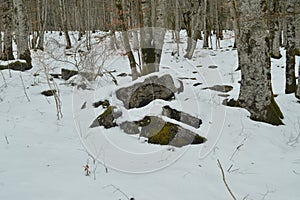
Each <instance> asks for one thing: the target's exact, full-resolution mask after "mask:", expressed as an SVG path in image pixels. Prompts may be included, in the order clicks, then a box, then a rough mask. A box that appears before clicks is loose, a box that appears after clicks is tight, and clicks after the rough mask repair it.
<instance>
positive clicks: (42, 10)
mask: <svg viewBox="0 0 300 200" xmlns="http://www.w3.org/2000/svg"><path fill="white" fill-rule="evenodd" d="M37 2H38V4H37V8H38V20H39V34H38V37H39V39H38V43H37V49H40V50H42V51H43V50H44V34H45V29H46V24H47V15H48V13H47V4H48V0H37Z"/></svg>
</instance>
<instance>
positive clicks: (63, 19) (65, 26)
mask: <svg viewBox="0 0 300 200" xmlns="http://www.w3.org/2000/svg"><path fill="white" fill-rule="evenodd" d="M59 8H60V17H61V23H62V29H63V32H64V34H65V38H66V43H67V44H66V49H70V48H71V47H72V44H71V39H70V36H69V32H68V18H67V15H66V14H67V11H66V4H65V0H59Z"/></svg>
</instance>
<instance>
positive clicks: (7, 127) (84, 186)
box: [0, 32, 300, 200]
mask: <svg viewBox="0 0 300 200" xmlns="http://www.w3.org/2000/svg"><path fill="white" fill-rule="evenodd" d="M94 36H95V35H93V37H94ZM181 37H182V43H181V44H180V56H178V57H177V56H176V55H175V56H174V55H172V52H174V51H175V50H176V43H174V42H173V39H172V35H171V33H170V32H168V34H167V36H166V40H165V45H164V49H163V57H162V63H161V67H160V72H159V73H156V75H158V76H160V75H163V74H171V75H172V76H173V77H175V79H179V80H181V81H182V82H183V85H184V91H183V92H182V93H180V94H177V95H176V100H174V101H171V102H164V101H161V100H156V101H154V102H152V103H151V104H149V105H148V106H146V107H145V108H141V109H133V110H130V111H128V112H127V111H124V112H123V116H122V117H121V119H120V120H127V119H130V120H135V119H138V118H141V117H142V116H145V114H146V113H151V114H153V115H159V114H160V110H159V109H160V108H161V106H162V105H171V106H172V107H175V108H177V109H180V110H183V111H184V112H187V113H189V114H191V115H193V116H196V117H199V118H200V119H202V122H203V124H202V125H201V126H200V128H199V129H194V131H196V132H197V133H199V135H202V136H205V137H206V138H207V139H208V141H207V142H206V143H204V144H201V145H195V146H194V145H192V146H186V147H182V148H172V147H169V146H160V145H153V144H148V143H146V142H145V140H143V138H140V137H138V136H136V135H127V134H125V133H124V132H123V131H121V130H120V129H119V128H118V127H115V128H112V129H109V130H106V129H104V128H103V127H98V128H95V129H89V128H88V126H89V125H90V123H91V122H92V120H93V119H95V117H97V116H98V115H99V114H100V113H101V112H103V109H102V108H97V109H95V108H93V106H92V103H93V102H96V101H99V100H105V99H108V100H109V101H110V102H112V103H114V104H115V105H116V106H118V105H120V104H121V102H120V101H118V100H117V99H116V98H115V90H116V89H118V88H121V87H124V86H127V85H130V83H131V77H130V76H118V75H119V74H121V73H126V74H129V73H130V69H129V67H128V66H129V65H128V60H127V57H126V56H124V55H122V50H116V51H113V53H112V54H110V53H109V52H110V51H108V50H107V49H105V47H104V46H105V45H104V46H103V45H98V46H97V45H96V44H94V46H92V47H93V48H92V49H93V50H92V52H93V53H92V54H90V55H85V56H84V55H82V56H81V59H83V60H84V62H83V63H80V64H78V66H79V67H81V66H82V64H84V65H85V66H86V67H89V66H92V65H94V66H101V72H103V76H102V77H98V78H97V80H96V81H93V82H89V83H87V86H88V88H93V90H82V89H80V88H79V89H78V88H77V87H76V86H74V87H72V86H70V83H72V82H73V83H78V82H79V81H80V80H79V78H78V77H76V76H75V77H72V78H71V79H69V80H68V81H65V80H62V79H53V80H52V81H50V82H49V83H50V86H51V87H53V88H56V89H57V90H59V98H60V101H61V111H62V114H63V118H62V119H60V120H57V109H56V104H55V99H54V98H53V97H45V96H43V95H41V92H42V91H44V90H48V89H49V84H48V82H47V74H48V72H50V73H60V70H61V68H68V69H76V68H75V65H76V64H75V65H74V64H71V63H75V62H76V60H77V61H78V60H79V59H80V58H78V57H77V58H76V57H74V55H71V54H72V52H71V50H70V51H68V53H67V54H68V55H66V54H65V53H64V51H65V50H64V46H63V45H61V43H63V42H62V41H63V40H64V38H63V36H59V35H58V33H56V32H54V33H52V34H50V33H48V34H47V35H46V38H47V45H46V49H45V50H46V51H45V52H41V51H37V52H34V51H32V57H33V68H32V69H31V70H29V71H26V72H22V73H21V72H16V71H10V72H9V71H8V70H3V71H1V77H0V199H3V200H4V199H5V200H19V199H22V200H40V199H43V200H53V199H55V200H68V199H70V200H71V199H72V200H80V199H104V200H126V199H128V200H129V199H130V198H134V199H135V200H154V199H156V200H163V199H172V200H182V199H186V200H199V199H205V200H216V199H219V200H220V199H224V200H225V199H233V198H232V197H231V196H230V194H229V192H228V189H227V188H226V185H225V183H224V182H223V177H222V173H221V168H220V167H222V169H223V170H224V175H225V180H226V182H227V184H228V186H229V188H230V190H231V191H232V193H233V194H234V196H235V197H236V199H247V200H251V199H255V200H268V199H269V200H271V199H272V200H274V199H289V200H296V199H299V196H300V191H299V185H300V156H299V155H300V154H299V152H300V113H299V110H300V103H299V102H298V100H297V99H296V98H295V97H294V95H286V94H285V93H284V86H285V58H284V57H285V56H284V54H285V52H284V50H282V54H283V57H282V58H281V59H279V60H272V81H273V91H274V94H276V101H277V103H278V105H279V107H280V108H281V110H282V112H283V114H284V120H283V122H284V124H285V125H282V126H272V125H269V124H265V123H260V122H254V121H252V120H250V119H249V113H248V112H247V111H246V110H244V109H241V108H230V107H226V106H224V105H222V101H223V100H224V99H225V98H237V97H238V93H239V83H238V81H239V80H240V72H238V71H235V69H236V68H237V51H236V50H234V49H232V47H231V46H232V45H233V39H232V33H231V32H226V33H225V39H224V40H223V41H221V47H222V48H221V49H215V48H213V49H202V48H201V46H202V41H199V42H198V44H197V49H196V51H195V54H194V56H193V58H192V59H191V60H187V59H185V58H183V55H184V53H183V52H184V48H185V45H186V39H185V33H184V32H182V33H181ZM98 39H99V37H95V38H94V39H93V40H92V41H93V42H96V40H98ZM74 42H75V40H74V38H73V43H74ZM102 52H105V53H102ZM102 60H105V61H106V62H105V63H102ZM299 60H300V59H299V57H297V65H296V66H299ZM3 63H4V62H3ZM93 70H95V69H93ZM45 71H46V72H45ZM297 71H298V69H297ZM113 77H114V78H116V81H117V83H118V85H116V84H115V83H114V82H113V81H112V79H113ZM142 80H143V79H139V80H138V81H142ZM197 83H198V84H197ZM214 85H230V86H233V90H231V91H229V92H227V93H225V92H218V91H213V90H204V88H206V87H211V86H214ZM25 93H26V94H25ZM226 96H228V97H226ZM85 102H86V105H85V107H86V109H81V108H82V106H83V104H84V103H85ZM218 161H219V162H220V164H221V166H219V165H218ZM86 165H89V171H90V175H89V176H86V172H85V171H84V166H86Z"/></svg>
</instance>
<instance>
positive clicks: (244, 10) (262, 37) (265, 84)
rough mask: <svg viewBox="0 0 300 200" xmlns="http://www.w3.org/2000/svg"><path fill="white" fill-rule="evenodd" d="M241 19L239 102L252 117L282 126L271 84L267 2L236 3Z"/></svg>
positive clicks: (240, 0)
mask: <svg viewBox="0 0 300 200" xmlns="http://www.w3.org/2000/svg"><path fill="white" fill-rule="evenodd" d="M236 5H238V9H239V17H240V21H239V22H240V23H239V27H240V37H241V38H240V42H239V45H238V51H239V61H240V60H241V61H242V62H241V63H240V67H241V74H242V80H241V87H240V94H239V98H238V103H239V105H240V106H241V107H243V108H246V109H247V110H248V111H249V112H250V118H251V119H253V120H256V121H263V122H267V123H270V124H273V125H280V124H283V123H282V121H281V119H282V118H283V114H282V113H281V111H280V109H279V107H278V105H277V104H276V102H275V99H274V96H273V92H272V83H271V61H270V47H269V34H268V31H267V22H266V21H265V20H266V19H267V18H266V15H267V11H268V7H267V4H266V2H265V1H264V0H239V1H237V4H236Z"/></svg>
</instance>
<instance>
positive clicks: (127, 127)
mask: <svg viewBox="0 0 300 200" xmlns="http://www.w3.org/2000/svg"><path fill="white" fill-rule="evenodd" d="M120 128H121V129H122V130H123V131H124V132H125V133H127V134H130V135H132V134H139V133H140V129H139V125H138V124H137V123H136V122H128V121H126V122H123V123H121V124H120Z"/></svg>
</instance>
